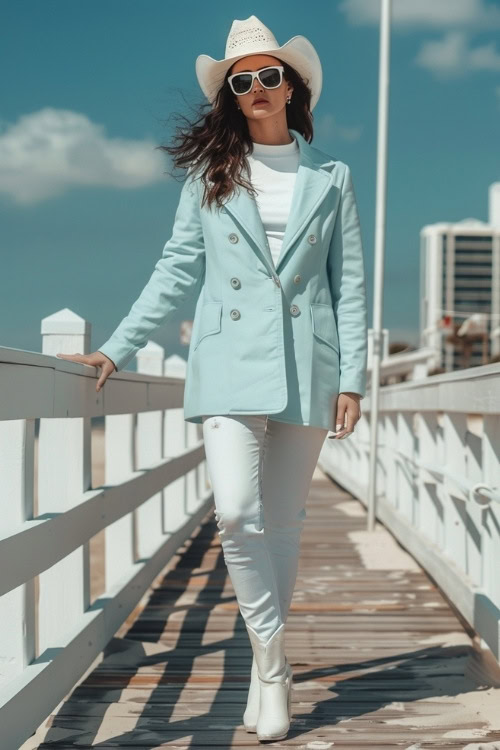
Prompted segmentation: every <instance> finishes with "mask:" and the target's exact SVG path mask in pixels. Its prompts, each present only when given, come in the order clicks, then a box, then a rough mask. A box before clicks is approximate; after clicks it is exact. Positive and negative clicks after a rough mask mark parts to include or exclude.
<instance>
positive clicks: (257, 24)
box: [196, 16, 323, 110]
mask: <svg viewBox="0 0 500 750" xmlns="http://www.w3.org/2000/svg"><path fill="white" fill-rule="evenodd" d="M258 54H260V55H265V54H268V55H273V56H274V57H278V58H279V59H280V60H283V61H284V62H286V63H288V64H289V65H291V66H292V67H293V68H295V70H296V71H297V73H299V75H300V76H301V78H302V79H303V80H304V81H305V83H306V84H307V85H308V86H309V88H310V89H311V104H310V108H311V110H313V109H314V107H315V106H316V103H317V101H318V99H319V95H320V93H321V86H322V83H323V74H322V70H321V62H320V59H319V56H318V53H317V52H316V50H315V48H314V47H313V45H312V44H311V42H310V41H309V39H306V37H305V36H301V35H298V36H293V37H292V38H291V39H289V40H288V42H286V43H285V44H283V45H282V46H281V47H280V46H279V44H278V42H277V40H276V37H275V36H274V34H273V33H272V31H270V29H268V28H267V26H265V25H264V24H263V23H262V21H259V19H258V18H257V16H249V17H248V18H245V19H244V20H243V21H239V20H237V19H236V20H235V21H233V24H232V26H231V29H230V31H229V34H228V37H227V41H226V53H225V56H224V59H223V60H214V58H213V57H210V55H198V57H197V58H196V75H197V78H198V83H199V84H200V86H201V90H202V91H203V93H204V94H205V96H206V97H207V99H208V100H209V101H210V102H212V103H213V102H214V100H215V97H216V94H217V92H218V90H219V88H220V87H221V85H222V83H223V81H224V76H225V75H226V73H227V71H228V69H229V68H230V67H231V65H232V64H233V63H234V62H235V61H236V60H239V59H240V58H242V57H246V56H247V55H258Z"/></svg>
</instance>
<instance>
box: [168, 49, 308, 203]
mask: <svg viewBox="0 0 500 750" xmlns="http://www.w3.org/2000/svg"><path fill="white" fill-rule="evenodd" d="M280 62H281V64H282V65H283V68H284V71H283V75H284V78H285V79H286V80H287V81H288V82H289V83H291V84H292V86H293V95H292V98H291V102H290V104H287V105H286V113H287V126H288V128H293V129H294V130H297V131H298V132H299V133H300V134H301V135H302V136H303V137H304V138H305V139H306V141H308V142H309V143H310V142H311V140H312V138H313V127H312V121H313V116H312V113H311V111H310V103H311V90H310V89H309V87H308V85H307V82H306V81H304V80H303V78H302V77H301V76H300V75H299V73H297V71H296V70H295V68H293V67H292V66H291V65H288V64H287V63H286V62H284V61H280ZM232 67H233V66H231V68H229V70H228V71H227V73H226V75H225V77H224V82H223V84H222V85H221V87H220V89H219V91H218V93H217V96H216V99H215V101H214V103H213V106H212V104H211V103H210V102H207V101H206V100H205V101H203V103H202V104H200V105H199V106H198V107H196V117H195V119H194V121H193V122H191V121H190V120H189V118H187V117H186V116H185V115H183V114H180V113H179V114H177V115H176V118H178V119H180V120H181V121H182V123H183V125H179V126H177V128H176V133H175V135H174V139H173V140H174V145H161V146H157V147H156V148H158V149H160V150H162V151H166V152H167V153H168V154H170V155H171V156H172V157H173V163H174V165H175V166H176V167H186V168H188V169H189V170H191V171H193V172H196V173H197V174H198V173H199V174H200V178H201V182H202V184H203V185H204V195H203V199H202V202H201V205H202V206H203V205H204V204H205V203H207V205H208V207H209V208H210V207H211V206H212V204H213V203H215V204H216V205H217V206H218V207H219V208H220V207H221V206H222V202H223V201H224V200H225V199H226V198H229V197H230V196H231V194H232V192H233V191H234V190H235V185H236V184H238V185H241V186H242V187H244V188H246V189H247V190H248V191H249V192H250V193H252V194H254V195H255V194H256V191H255V189H254V188H253V187H252V184H251V182H250V180H249V179H246V178H244V177H243V171H245V172H246V174H247V175H248V178H249V177H250V171H249V165H248V161H247V158H246V157H247V154H249V153H251V152H252V149H253V141H252V139H251V137H250V133H249V130H248V124H247V119H246V117H245V115H244V114H243V112H242V111H241V110H239V109H238V107H237V106H236V102H235V97H234V94H233V92H232V91H231V88H230V86H229V84H228V82H227V79H228V76H230V75H231V70H232ZM207 107H208V108H210V109H209V111H208V112H207V111H206V109H207Z"/></svg>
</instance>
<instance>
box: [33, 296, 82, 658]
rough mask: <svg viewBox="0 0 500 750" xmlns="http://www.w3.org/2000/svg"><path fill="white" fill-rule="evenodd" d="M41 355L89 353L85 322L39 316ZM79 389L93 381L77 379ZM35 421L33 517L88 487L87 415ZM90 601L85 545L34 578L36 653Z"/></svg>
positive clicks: (67, 503) (68, 502)
mask: <svg viewBox="0 0 500 750" xmlns="http://www.w3.org/2000/svg"><path fill="white" fill-rule="evenodd" d="M41 330H42V340H43V344H42V346H43V353H44V354H51V355H56V354H57V353H58V352H81V353H82V354H86V353H88V351H89V341H90V323H88V322H87V321H86V320H83V318H81V317H80V316H78V315H76V314H75V313H73V312H71V310H67V309H65V310H61V311H60V312H58V313H56V314H54V315H50V316H49V317H47V318H44V319H43V320H42V329H41ZM54 377H55V378H56V380H57V382H56V383H55V384H54V388H55V393H60V392H61V391H63V390H64V388H65V384H66V381H68V387H69V380H70V379H71V378H72V375H70V374H69V373H64V372H60V371H58V370H55V372H54ZM81 380H82V382H81V388H82V389H87V388H89V387H92V382H91V381H87V379H86V378H82V379H81ZM68 417H71V414H68V416H67V417H56V418H52V419H48V418H42V419H40V433H39V441H38V515H39V516H40V515H42V516H43V515H44V514H47V515H52V514H57V513H64V512H65V511H67V510H69V509H70V508H73V507H74V506H75V505H78V503H80V502H81V500H82V493H83V492H84V491H85V490H88V489H90V487H91V482H92V472H91V463H90V461H91V452H90V451H91V445H90V437H91V435H90V418H88V417H75V418H68ZM89 604H90V575H89V545H88V543H87V544H84V545H82V547H79V548H78V549H76V550H74V552H72V553H71V554H69V555H68V556H67V557H66V558H65V559H63V560H61V561H60V562H58V563H56V564H55V565H54V566H53V567H52V568H49V570H46V571H44V572H43V573H41V574H40V576H39V601H38V654H42V653H43V652H44V651H45V650H46V649H49V648H51V647H57V646H58V645H59V644H60V641H61V639H62V638H63V637H64V636H65V635H66V634H67V633H68V632H70V631H71V630H72V629H74V628H75V627H76V626H77V625H78V623H79V622H80V621H81V617H82V614H83V612H84V611H85V610H86V609H87V607H88V606H89Z"/></svg>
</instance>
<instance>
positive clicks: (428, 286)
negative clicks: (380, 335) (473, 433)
mask: <svg viewBox="0 0 500 750" xmlns="http://www.w3.org/2000/svg"><path fill="white" fill-rule="evenodd" d="M488 219H489V220H488V222H484V221H479V220H478V219H464V220H463V221H458V222H456V223H452V222H439V223H437V224H428V225H427V226H425V227H423V228H422V230H421V232H420V289H421V298H420V300H421V301H420V345H421V346H422V347H431V348H432V349H433V350H434V351H435V353H436V354H435V366H436V367H443V368H444V369H445V370H446V371H450V370H455V369H458V368H460V367H461V366H462V361H463V360H462V351H461V348H460V346H456V345H454V344H453V343H450V342H446V337H448V336H450V334H453V331H454V329H455V330H456V329H457V327H459V326H460V325H462V324H463V323H464V321H466V320H467V318H470V316H471V315H474V316H477V313H482V314H483V316H484V320H485V323H486V331H487V339H486V341H485V342H483V341H481V340H480V339H478V340H476V341H474V342H471V344H470V345H471V354H470V362H469V366H473V365H478V364H481V363H482V352H483V346H484V347H485V349H486V352H487V356H488V357H491V356H493V355H496V354H499V353H500V183H494V184H493V185H491V186H490V190H489V217H488ZM466 327H467V326H464V328H463V329H462V330H464V329H465V328H466Z"/></svg>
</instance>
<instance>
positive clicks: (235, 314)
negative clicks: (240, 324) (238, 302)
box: [230, 310, 241, 320]
mask: <svg viewBox="0 0 500 750" xmlns="http://www.w3.org/2000/svg"><path fill="white" fill-rule="evenodd" d="M230 314H231V317H232V319H233V320H239V319H240V318H241V314H240V311H239V310H231V313H230Z"/></svg>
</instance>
